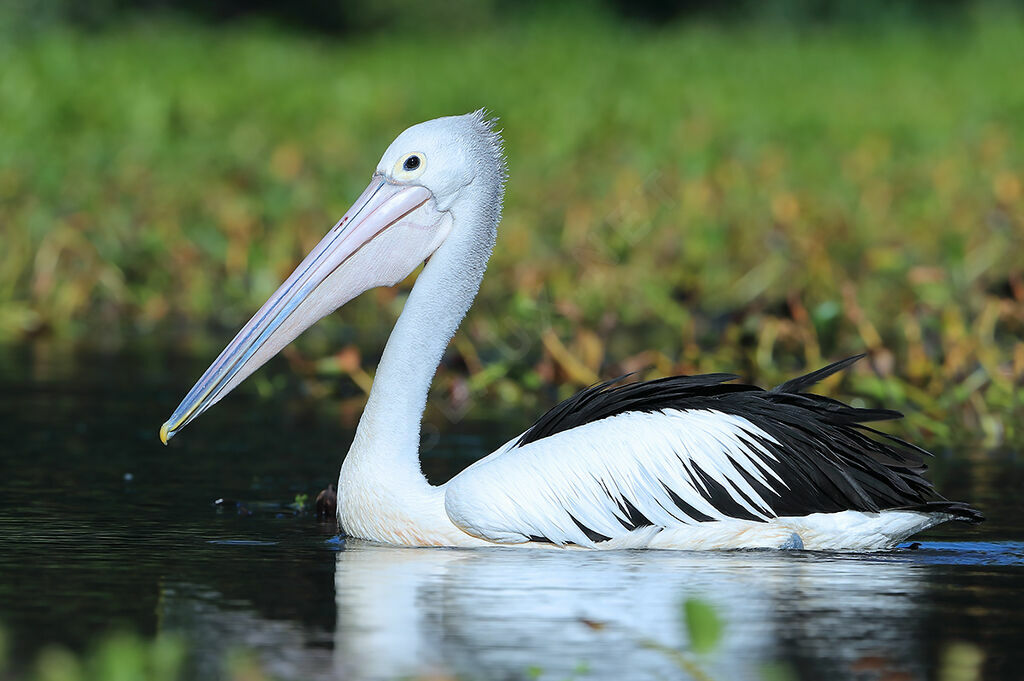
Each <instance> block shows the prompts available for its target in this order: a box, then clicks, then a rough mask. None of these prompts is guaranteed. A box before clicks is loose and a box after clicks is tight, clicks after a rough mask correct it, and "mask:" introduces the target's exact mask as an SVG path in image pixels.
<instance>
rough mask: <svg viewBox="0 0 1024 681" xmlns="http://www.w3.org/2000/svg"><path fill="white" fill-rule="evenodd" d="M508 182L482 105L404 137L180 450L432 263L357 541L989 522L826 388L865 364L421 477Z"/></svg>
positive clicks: (346, 494)
mask: <svg viewBox="0 0 1024 681" xmlns="http://www.w3.org/2000/svg"><path fill="white" fill-rule="evenodd" d="M506 176H507V171H506V162H505V154H504V146H503V141H502V138H501V134H500V131H497V130H496V129H495V124H494V121H493V120H489V119H488V117H487V115H486V114H485V113H484V111H483V110H480V111H476V112H473V113H469V114H466V115H462V116H450V117H445V118H438V119H435V120H431V121H427V122H424V123H420V124H418V125H414V126H412V127H411V128H409V129H407V130H406V131H405V132H403V133H401V134H400V135H399V136H398V137H397V138H396V139H395V141H394V142H392V144H391V145H390V146H389V147H388V149H387V151H386V152H384V155H383V156H382V157H381V160H380V163H378V164H377V168H376V170H375V172H374V174H373V177H372V179H371V180H370V184H369V186H368V187H367V188H366V190H365V191H364V192H363V193H362V195H360V196H359V198H358V199H356V202H355V203H354V204H353V205H352V207H351V208H350V209H349V211H348V212H347V213H346V214H345V215H344V216H343V217H342V218H341V220H339V221H338V222H337V223H336V224H335V225H334V226H333V227H332V228H331V229H330V231H329V232H328V233H327V235H326V236H325V237H324V238H323V240H322V241H321V242H320V243H319V244H318V245H317V246H316V247H315V248H314V249H313V250H312V251H311V252H310V253H309V255H308V256H306V258H305V259H304V260H303V261H302V262H301V263H300V264H299V266H298V267H297V268H296V269H295V271H294V272H293V273H292V274H291V275H290V276H289V277H288V279H287V280H286V281H285V282H284V283H283V284H282V285H281V287H280V288H279V289H278V290H277V291H276V292H275V293H274V294H273V295H272V296H271V297H270V299H269V300H267V302H266V303H264V304H263V306H262V307H261V308H260V309H259V311H258V312H256V314H255V315H254V316H253V318H252V319H250V320H249V322H248V323H247V324H246V325H245V326H244V327H243V328H242V330H241V331H239V333H238V335H237V336H235V338H234V340H232V341H231V343H229V344H228V346H227V347H226V348H225V349H224V351H223V352H221V354H220V356H218V357H217V359H216V360H215V361H214V362H213V364H211V365H210V367H209V368H208V369H207V370H206V372H205V373H204V374H203V375H202V377H201V378H200V379H199V381H198V382H197V383H196V384H195V386H194V387H193V388H192V390H191V391H190V392H189V393H188V394H187V395H186V396H185V399H184V400H182V402H181V404H180V405H179V406H178V408H177V409H176V410H175V411H174V413H173V414H172V415H171V417H170V419H168V420H167V422H165V423H164V424H163V426H162V428H161V430H160V438H161V440H162V441H163V442H164V444H166V443H167V441H168V440H169V439H170V438H171V437H173V436H174V435H175V434H176V433H177V432H178V431H179V430H181V429H182V428H184V427H185V426H186V425H187V424H188V423H190V422H191V421H192V420H193V419H195V418H196V417H197V416H199V415H200V414H201V413H203V412H204V411H206V410H207V409H209V408H210V407H211V406H212V405H214V404H215V403H216V402H217V401H218V400H220V399H221V398H223V397H224V396H225V395H227V394H228V393H229V392H231V390H233V389H234V388H235V387H236V386H237V385H238V384H239V383H241V382H242V381H243V380H244V379H245V378H246V377H247V376H249V375H250V374H251V373H252V372H253V371H255V370H256V369H257V368H259V367H260V366H261V365H262V364H263V363H264V362H266V361H267V360H268V359H269V358H271V357H272V356H274V355H275V354H276V353H277V352H279V351H280V350H281V349H282V348H283V347H285V346H286V345H287V344H288V343H290V342H291V341H292V340H293V339H294V338H296V337H297V336H298V335H299V334H301V333H302V332H303V331H304V330H306V329H307V328H308V327H309V326H311V325H312V324H313V323H315V322H316V321H318V320H319V319H321V318H322V317H324V316H325V315H327V314H330V313H331V312H333V311H334V310H336V309H337V308H339V307H341V306H342V305H344V304H345V303H346V302H348V301H349V300H351V299H352V298H354V297H355V296H357V295H359V294H360V293H362V292H364V291H366V290H368V289H371V288H374V287H378V286H393V285H395V284H396V283H397V282H399V281H402V280H403V279H405V278H406V277H407V276H409V275H410V274H411V273H412V272H413V270H415V268H417V267H418V266H419V265H420V264H422V263H424V261H426V264H425V265H424V266H423V269H422V271H421V272H420V274H419V276H418V278H417V280H416V283H415V285H414V286H413V288H412V290H411V292H410V293H409V297H408V300H407V301H406V304H405V307H404V309H403V311H402V314H401V315H400V316H399V318H398V321H397V322H396V324H395V327H394V330H393V331H392V333H391V336H390V338H389V339H388V342H387V345H386V346H385V348H384V353H383V355H382V356H381V360H380V364H379V365H378V367H377V372H376V376H375V378H374V381H373V387H372V388H371V390H370V394H369V397H368V398H367V402H366V407H365V409H364V411H363V414H362V417H361V418H360V421H359V425H358V427H357V429H356V432H355V436H354V438H353V441H352V445H351V447H350V448H349V450H348V453H347V455H346V456H345V458H344V461H343V463H342V466H341V473H340V475H339V478H338V485H337V516H338V521H339V523H340V526H341V528H342V529H343V530H344V532H345V534H346V535H347V536H349V537H354V538H359V539H365V540H370V541H375V542H380V543H384V544H396V545H405V546H452V547H479V546H494V545H505V546H517V547H541V546H543V547H553V548H563V549H564V548H572V549H640V548H648V549H745V548H769V549H807V550H880V549H886V548H891V547H893V546H895V545H896V544H897V543H898V542H900V541H902V540H904V539H906V538H907V537H909V536H911V535H913V534H914V533H917V532H920V531H922V530H925V529H927V528H929V527H932V526H934V525H937V524H939V523H942V522H944V521H947V520H962V521H968V522H978V521H980V520H981V519H982V517H981V514H980V513H979V512H978V511H977V510H975V509H973V508H971V507H970V506H968V505H967V504H964V503H959V502H951V501H948V500H946V499H945V498H943V497H941V496H939V495H938V494H937V493H936V492H935V490H934V489H933V487H932V485H931V484H930V483H929V482H928V481H927V480H926V479H925V478H924V477H922V472H923V471H924V469H925V466H924V464H923V457H924V456H926V455H927V454H928V452H926V451H925V450H923V449H921V448H919V447H917V446H915V445H912V444H909V443H907V442H904V441H902V440H899V439H896V438H894V437H891V436H888V435H885V434H882V433H879V432H878V431H875V430H873V429H872V428H870V427H868V426H866V425H864V424H865V423H866V422H871V421H877V420H884V419H889V418H895V417H899V416H901V415H900V414H899V413H898V412H894V411H890V410H886V409H861V408H854V407H851V406H848V405H846V404H844V403H842V402H838V401H836V400H833V399H829V398H826V397H822V396H820V395H816V394H813V393H810V392H808V389H809V388H810V387H811V386H812V385H813V384H815V383H816V382H818V381H820V380H821V379H824V378H826V377H828V376H830V375H832V374H834V373H836V372H838V371H840V370H842V369H845V368H846V367H848V366H849V365H850V364H851V363H853V362H854V361H855V360H856V359H858V358H857V357H852V358H850V359H846V360H843V361H840V362H837V363H835V364H832V365H830V366H827V367H825V368H823V369H819V370H818V371H815V372H813V373H810V374H808V375H806V376H802V377H800V378H795V379H792V380H790V381H788V382H786V383H783V384H782V385H780V386H778V387H776V388H773V389H771V390H764V389H762V388H758V387H755V386H751V385H742V384H737V383H733V382H731V381H733V380H734V379H736V378H737V377H736V376H732V375H729V374H709V375H702V376H673V377H668V378H661V379H657V380H653V381H647V382H639V383H625V384H622V383H617V382H614V381H613V382H609V383H604V384H601V385H596V386H593V387H590V388H588V389H586V390H584V391H582V392H580V393H579V394H577V395H576V396H574V397H571V398H570V399H568V400H566V401H564V402H562V403H561V404H559V405H558V406H556V407H554V408H553V409H551V410H550V411H549V412H548V413H546V414H545V415H544V416H542V417H541V418H540V420H539V421H537V422H536V423H535V424H534V425H533V426H532V427H531V428H529V429H528V430H527V431H526V432H525V433H523V434H522V435H520V436H518V437H516V438H514V439H512V440H511V441H509V442H507V443H506V444H505V445H503V446H502V447H500V448H499V449H498V450H497V451H495V452H494V453H492V454H490V455H488V456H486V457H484V458H482V459H480V460H479V461H477V462H475V463H473V464H472V465H470V466H469V467H468V468H466V469H465V470H463V471H462V472H461V473H459V474H458V475H456V476H455V477H454V478H452V479H451V480H450V481H449V482H448V483H447V484H444V485H440V486H433V485H430V484H429V483H428V482H427V480H426V478H425V477H424V476H423V473H422V472H421V469H420V463H419V442H420V421H421V419H422V416H423V410H424V408H425V406H426V401H427V393H428V391H429V388H430V385H431V382H432V380H433V377H434V374H435V373H436V371H437V367H438V364H439V363H440V361H441V356H442V353H443V352H444V350H445V348H446V347H447V345H448V342H449V341H450V340H451V338H452V335H453V334H454V333H455V331H456V329H457V328H458V326H459V324H460V323H461V321H462V318H463V317H464V316H465V314H466V312H467V311H468V310H469V307H470V305H471V304H472V302H473V299H474V298H475V296H476V293H477V290H478V289H479V286H480V281H481V280H482V278H483V275H484V270H485V269H486V267H487V261H488V259H489V258H490V255H491V251H492V250H493V248H494V245H495V241H496V238H497V229H498V223H499V222H500V219H501V209H502V200H503V197H504V187H505V181H506Z"/></svg>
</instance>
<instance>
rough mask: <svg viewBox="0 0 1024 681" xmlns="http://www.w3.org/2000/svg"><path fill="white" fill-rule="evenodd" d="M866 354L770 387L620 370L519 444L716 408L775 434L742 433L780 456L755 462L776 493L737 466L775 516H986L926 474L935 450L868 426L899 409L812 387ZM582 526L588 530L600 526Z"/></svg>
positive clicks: (715, 495) (680, 508) (714, 497)
mask: <svg viewBox="0 0 1024 681" xmlns="http://www.w3.org/2000/svg"><path fill="white" fill-rule="evenodd" d="M863 356H864V355H857V356H855V357H850V358H847V359H844V360H842V361H839V362H835V363H834V364H830V365H828V366H826V367H824V368H822V369H818V370H817V371H814V372H811V373H809V374H806V375H805V376H800V377H798V378H794V379H792V380H789V381H786V382H785V383H783V384H782V385H780V386H778V387H776V388H773V389H772V390H764V389H762V388H759V387H757V386H752V385H744V384H739V383H727V382H728V381H732V380H734V379H736V378H737V377H736V376H734V375H732V374H705V375H700V376H671V377H668V378H659V379H656V380H653V381H644V382H640V383H629V384H620V385H616V384H618V383H620V381H622V379H623V378H626V376H622V377H619V378H616V379H613V380H611V381H606V382H604V383H600V384H598V385H594V386H592V387H590V388H587V389H585V390H583V391H581V392H580V393H578V394H577V395H575V396H573V397H571V398H569V399H567V400H565V401H564V402H562V403H560V404H559V405H557V406H556V407H554V408H553V409H551V410H550V411H548V412H547V413H546V414H544V416H542V417H541V418H540V419H539V420H538V421H537V422H536V423H535V424H534V425H533V426H532V427H531V428H530V429H529V430H527V431H526V432H525V433H523V435H522V436H521V437H520V438H519V440H518V441H517V442H516V446H523V445H526V444H529V443H531V442H536V441H537V440H540V439H543V438H545V437H550V436H551V435H554V434H556V433H560V432H563V431H566V430H570V429H572V428H577V427H579V426H582V425H584V424H587V423H592V422H594V421H599V420H601V419H605V418H609V417H611V416H616V415H618V414H624V413H627V412H634V411H640V412H648V413H650V412H658V411H662V410H664V409H679V410H714V411H718V412H722V413H726V414H732V415H735V416H740V417H742V418H744V419H746V420H747V421H749V422H750V423H752V424H754V425H755V426H756V427H757V428H760V429H761V430H762V431H763V432H764V433H767V434H768V435H770V436H771V438H772V439H768V438H765V437H762V436H759V435H758V434H757V433H748V436H749V438H743V440H744V441H745V442H746V443H747V445H748V448H749V449H750V450H751V451H757V449H758V448H759V447H763V448H764V449H767V450H768V451H769V452H770V453H771V454H772V455H773V457H774V460H771V459H769V458H768V457H761V458H760V459H759V463H758V464H755V465H763V466H764V467H766V468H769V469H771V473H772V474H774V475H776V476H778V477H779V478H781V479H782V480H783V481H785V484H786V487H787V488H788V489H785V490H783V493H777V492H775V491H774V490H769V489H767V488H764V486H763V485H761V484H760V483H757V481H756V480H755V479H754V477H753V476H751V475H749V474H748V473H747V472H745V471H743V470H742V469H741V468H740V467H737V470H739V471H740V474H741V475H742V476H743V477H744V479H746V480H747V482H748V483H749V484H751V485H752V486H754V489H756V490H758V492H759V493H761V495H762V498H763V499H765V500H766V501H767V503H768V504H769V506H770V507H771V508H770V509H769V510H770V511H771V513H772V514H774V515H776V516H800V515H808V514H811V513H833V512H838V511H846V510H857V511H880V510H887V509H901V510H920V511H926V512H942V513H949V514H950V515H952V516H954V517H955V518H956V519H958V520H965V521H968V522H980V521H981V520H982V519H983V518H982V515H981V513H979V512H978V511H977V510H975V509H973V508H971V507H970V506H968V505H967V504H963V503H960V502H951V501H947V500H946V499H944V498H943V497H942V496H940V495H939V494H938V493H936V491H935V489H934V488H933V487H932V484H931V483H930V482H929V481H928V480H926V479H925V478H924V477H923V476H922V473H923V472H924V471H925V469H926V468H927V466H926V465H925V463H924V458H925V457H926V456H931V454H930V453H929V452H928V451H926V450H925V449H922V448H921V447H918V446H917V445H914V444H911V443H909V442H906V441H904V440H901V439H900V438H897V437H895V436H892V435H889V434H886V433H881V432H879V431H877V430H875V429H874V428H871V427H869V426H865V425H863V424H864V423H867V422H872V421H883V420H889V419H895V418H900V417H902V414H900V413H899V412H898V411H893V410H891V409H861V408H857V407H852V406H850V405H848V404H845V403H843V402H840V401H838V400H834V399H832V398H828V397H824V396H822V395H815V394H813V393H808V392H806V390H807V389H808V388H810V387H811V386H813V385H814V384H815V383H817V382H819V381H821V380H823V379H825V378H828V377H829V376H831V375H833V374H835V373H837V372H839V371H842V370H844V369H846V368H848V367H849V366H850V365H851V364H853V363H854V362H856V361H857V360H858V359H861V358H862V357H863ZM627 376H628V375H627ZM754 443H756V445H759V447H757V446H755V445H754ZM696 472H697V475H698V476H699V477H700V478H701V482H702V483H703V485H704V486H705V488H706V489H707V490H708V501H709V502H711V504H712V505H713V506H714V507H715V508H717V509H718V510H719V511H721V512H722V513H723V515H726V516H728V517H736V518H745V519H748V520H749V519H754V520H757V519H758V518H757V517H756V516H753V515H752V514H750V513H749V512H748V511H746V510H745V509H744V508H743V507H742V506H741V505H740V504H738V503H737V502H736V500H735V499H733V498H732V497H731V496H730V494H729V493H728V492H727V491H726V490H724V489H719V487H720V486H719V485H717V483H715V482H714V480H712V479H711V478H710V476H708V475H707V474H706V473H705V472H704V471H702V470H700V469H699V468H697V470H696ZM755 483H756V484H755ZM667 489H668V488H667V487H666V490H667ZM668 491H669V493H670V495H671V496H672V500H673V502H675V503H676V505H677V509H676V511H677V512H682V513H684V514H685V515H687V516H689V517H690V518H693V519H694V520H696V521H698V522H704V521H708V520H711V518H708V517H707V516H706V515H704V514H702V513H699V512H698V511H696V509H694V508H692V506H690V505H688V504H686V503H685V502H684V501H683V500H682V499H679V498H678V497H676V495H675V494H674V493H672V492H671V490H668ZM625 503H626V505H625V506H623V505H622V504H621V503H620V508H622V510H623V511H624V515H625V516H626V522H625V523H623V525H627V523H628V525H629V526H632V527H633V528H635V527H642V526H645V525H649V524H650V520H648V519H647V518H646V517H644V516H643V514H641V513H639V512H638V511H637V510H636V508H635V507H634V506H633V505H632V503H630V502H629V501H628V500H626V501H625ZM583 529H584V531H585V532H587V533H588V536H589V534H590V533H591V532H592V531H591V530H589V529H588V528H583ZM595 534H596V533H595Z"/></svg>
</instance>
